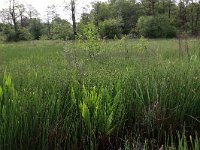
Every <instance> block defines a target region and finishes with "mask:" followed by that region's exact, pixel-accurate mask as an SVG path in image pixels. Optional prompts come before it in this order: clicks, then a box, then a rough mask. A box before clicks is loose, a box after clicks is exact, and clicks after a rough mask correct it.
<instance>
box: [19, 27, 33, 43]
mask: <svg viewBox="0 0 200 150" xmlns="http://www.w3.org/2000/svg"><path fill="white" fill-rule="evenodd" d="M17 34H18V38H19V39H18V40H24V41H28V40H30V39H31V34H30V32H29V31H28V30H27V29H26V28H20V29H19V31H18V33H17Z"/></svg>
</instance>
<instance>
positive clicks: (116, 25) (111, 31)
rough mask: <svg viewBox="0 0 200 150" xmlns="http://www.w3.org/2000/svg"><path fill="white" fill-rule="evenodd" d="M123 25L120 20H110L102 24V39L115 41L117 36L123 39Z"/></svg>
mask: <svg viewBox="0 0 200 150" xmlns="http://www.w3.org/2000/svg"><path fill="white" fill-rule="evenodd" d="M121 35H122V23H121V21H120V20H116V19H108V20H105V21H104V22H102V23H101V24H100V36H101V38H107V39H114V37H115V36H117V37H118V38H121Z"/></svg>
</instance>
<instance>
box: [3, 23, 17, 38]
mask: <svg viewBox="0 0 200 150" xmlns="http://www.w3.org/2000/svg"><path fill="white" fill-rule="evenodd" d="M3 33H4V35H5V37H6V41H16V33H15V29H14V27H13V26H11V25H6V26H5V28H4V30H3Z"/></svg>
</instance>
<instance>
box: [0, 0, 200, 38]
mask: <svg viewBox="0 0 200 150" xmlns="http://www.w3.org/2000/svg"><path fill="white" fill-rule="evenodd" d="M78 2H79V0H70V2H68V3H65V4H64V5H65V6H63V7H65V8H66V10H67V9H68V13H70V15H71V19H72V20H71V23H70V22H69V21H67V20H65V19H62V18H60V17H59V14H58V13H57V11H56V10H57V8H56V6H55V5H52V6H48V7H47V9H46V16H47V18H46V21H44V20H42V19H41V18H39V13H38V11H37V10H36V9H35V8H34V7H33V6H31V5H27V6H25V5H24V4H22V3H19V2H17V1H16V0H10V1H9V8H5V9H2V10H1V11H0V19H1V23H0V37H5V39H6V40H7V41H19V40H31V39H33V40H39V39H62V40H73V39H75V38H76V37H77V35H82V34H83V32H84V29H85V28H86V27H87V25H88V23H91V22H92V23H93V24H94V25H95V27H96V28H97V31H98V34H99V36H100V37H101V38H106V39H114V38H121V37H122V36H123V35H126V36H129V37H130V38H134V37H138V36H144V37H147V38H173V37H176V36H177V35H179V34H182V33H186V34H188V35H191V36H197V35H199V32H200V1H199V0H198V1H197V0H180V1H175V0H141V1H140V2H137V1H135V0H108V1H107V2H93V3H92V10H91V11H90V12H89V13H82V14H81V18H80V20H79V21H77V16H76V11H78V10H76V6H77V3H78Z"/></svg>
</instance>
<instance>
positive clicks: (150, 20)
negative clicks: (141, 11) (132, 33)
mask: <svg viewBox="0 0 200 150" xmlns="http://www.w3.org/2000/svg"><path fill="white" fill-rule="evenodd" d="M137 31H138V33H139V34H140V35H141V36H144V37H148V38H173V37H175V36H176V28H175V27H174V26H172V25H171V24H170V20H169V19H168V18H167V17H166V16H163V15H159V16H156V17H153V16H142V17H140V18H139V20H138V22H137Z"/></svg>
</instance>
